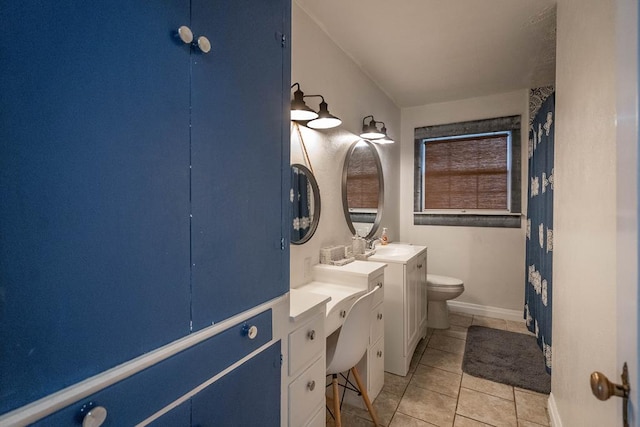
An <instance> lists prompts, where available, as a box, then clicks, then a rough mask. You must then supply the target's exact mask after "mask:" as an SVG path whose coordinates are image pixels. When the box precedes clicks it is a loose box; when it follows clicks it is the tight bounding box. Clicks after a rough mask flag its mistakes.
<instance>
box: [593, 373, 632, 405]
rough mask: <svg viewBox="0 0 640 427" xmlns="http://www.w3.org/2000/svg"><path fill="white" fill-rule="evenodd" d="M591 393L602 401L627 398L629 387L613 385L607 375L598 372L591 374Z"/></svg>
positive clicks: (626, 385)
mask: <svg viewBox="0 0 640 427" xmlns="http://www.w3.org/2000/svg"><path fill="white" fill-rule="evenodd" d="M591 391H592V392H593V395H594V396H595V397H597V398H598V399H600V400H607V399H609V398H610V397H611V396H618V397H627V396H628V395H629V385H628V384H623V385H620V384H615V383H612V382H611V381H609V378H607V376H606V375H605V374H603V373H602V372H598V371H596V372H594V373H592V374H591Z"/></svg>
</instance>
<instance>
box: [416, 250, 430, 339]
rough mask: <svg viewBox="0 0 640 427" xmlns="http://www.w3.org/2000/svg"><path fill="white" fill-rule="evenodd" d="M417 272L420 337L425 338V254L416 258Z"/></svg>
mask: <svg viewBox="0 0 640 427" xmlns="http://www.w3.org/2000/svg"><path fill="white" fill-rule="evenodd" d="M418 270H419V278H418V280H419V281H420V282H419V283H418V287H419V290H420V321H419V325H420V335H421V336H426V333H427V306H428V300H427V253H426V252H425V253H424V254H422V255H420V256H419V257H418Z"/></svg>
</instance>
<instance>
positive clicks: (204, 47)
mask: <svg viewBox="0 0 640 427" xmlns="http://www.w3.org/2000/svg"><path fill="white" fill-rule="evenodd" d="M196 46H198V49H200V51H202V53H209V52H210V51H211V42H210V41H209V39H208V38H206V37H205V36H200V37H198V41H197V43H196Z"/></svg>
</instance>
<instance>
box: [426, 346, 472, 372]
mask: <svg viewBox="0 0 640 427" xmlns="http://www.w3.org/2000/svg"><path fill="white" fill-rule="evenodd" d="M462 358H463V355H462V354H455V353H448V352H446V351H442V350H437V349H435V348H429V347H427V349H426V350H425V351H424V354H423V355H422V358H421V359H420V364H422V365H427V366H432V367H434V368H440V369H444V370H445V371H449V372H453V373H456V374H462Z"/></svg>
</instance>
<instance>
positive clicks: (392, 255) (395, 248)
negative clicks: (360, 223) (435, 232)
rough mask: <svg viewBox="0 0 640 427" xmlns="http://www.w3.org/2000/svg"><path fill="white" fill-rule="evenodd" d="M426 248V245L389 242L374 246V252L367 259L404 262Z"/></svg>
mask: <svg viewBox="0 0 640 427" xmlns="http://www.w3.org/2000/svg"><path fill="white" fill-rule="evenodd" d="M426 250H427V247H426V246H418V245H410V244H406V243H389V244H388V245H384V246H382V245H378V246H376V253H375V254H373V255H371V256H370V257H369V261H378V262H395V263H401V264H404V263H406V262H407V261H409V260H410V259H412V258H413V257H415V256H417V255H419V254H421V253H422V252H424V251H426Z"/></svg>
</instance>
